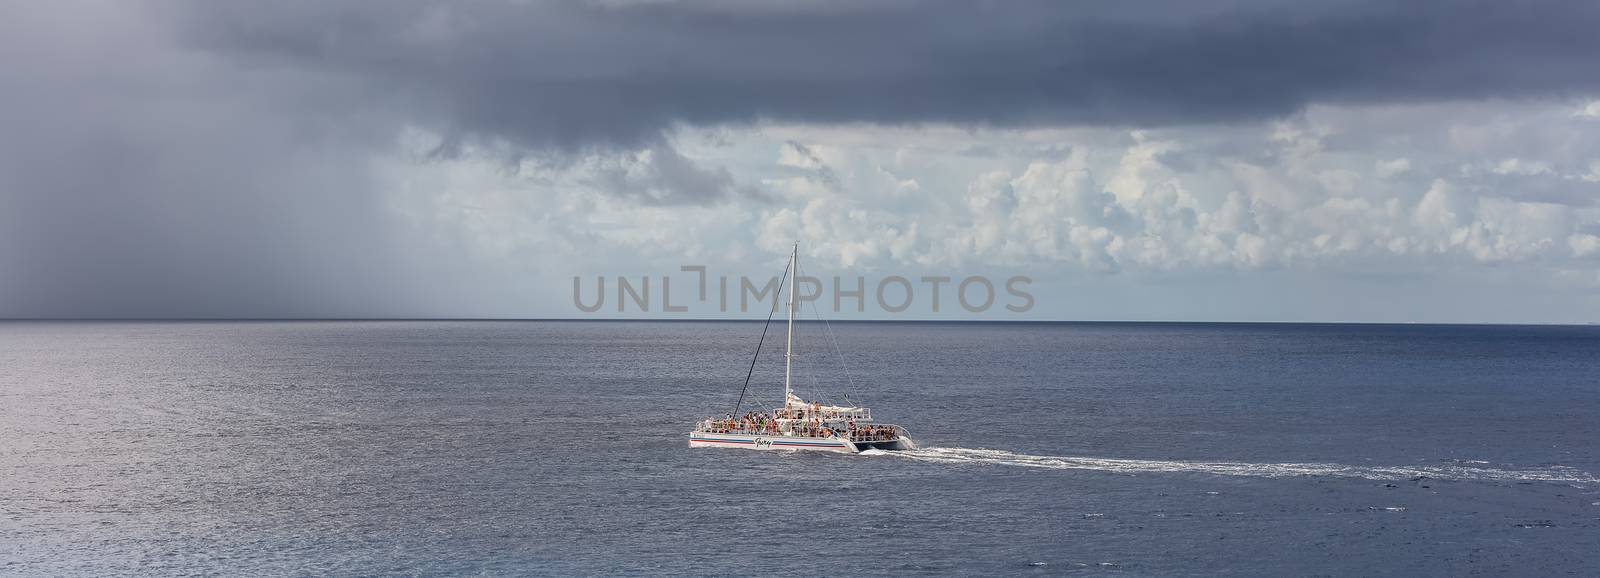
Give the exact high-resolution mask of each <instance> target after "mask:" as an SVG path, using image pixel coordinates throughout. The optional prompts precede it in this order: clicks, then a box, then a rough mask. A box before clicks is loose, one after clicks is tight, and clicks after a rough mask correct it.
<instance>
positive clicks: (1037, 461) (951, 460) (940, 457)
mask: <svg viewBox="0 0 1600 578" xmlns="http://www.w3.org/2000/svg"><path fill="white" fill-rule="evenodd" d="M862 453H863V454H864V455H883V456H895V457H900V458H905V459H911V460H916V461H921V462H933V463H944V464H971V465H997V466H1018V467H1026V468H1041V469H1051V470H1091V471H1101V472H1115V473H1122V474H1163V473H1199V474H1212V475H1219V476H1252V477H1262V478H1288V477H1301V476H1322V477H1343V478H1361V479H1368V480H1380V481H1400V480H1416V479H1419V478H1426V479H1434V480H1452V481H1488V482H1565V483H1582V484H1592V483H1600V477H1597V476H1595V475H1594V474H1591V473H1588V472H1585V471H1582V470H1577V469H1573V468H1568V467H1563V466H1552V467H1544V468H1529V469H1500V468H1490V467H1480V466H1476V465H1474V466H1461V465H1430V466H1353V465H1344V464H1328V463H1249V462H1203V461H1187V460H1135V459H1122V458H1095V457H1081V456H1041V455H1029V454H1019V453H1013V452H1008V451H1005V450H991V449H983V448H922V449H917V450H910V451H882V450H867V451H865V452H862Z"/></svg>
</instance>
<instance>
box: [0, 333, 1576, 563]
mask: <svg viewBox="0 0 1600 578" xmlns="http://www.w3.org/2000/svg"><path fill="white" fill-rule="evenodd" d="M832 330H833V334H834V335H835V338H836V340H837V345H838V347H837V351H838V352H839V353H842V354H843V355H842V357H843V359H844V361H845V362H846V363H843V364H841V363H839V357H840V356H839V355H837V354H835V347H834V339H832V338H830V337H829V336H828V334H827V333H826V331H825V327H821V326H817V325H815V324H810V325H806V326H803V329H802V331H801V335H800V343H801V345H802V352H803V356H802V357H800V358H799V362H798V366H799V370H800V371H799V374H800V375H801V377H800V378H799V379H798V380H797V381H798V383H799V389H800V391H801V393H803V394H805V395H807V396H808V397H811V396H825V397H828V398H831V399H835V400H843V399H844V396H845V395H846V394H848V395H849V396H850V399H851V401H853V402H858V403H865V404H867V405H870V406H871V407H872V408H873V409H874V412H875V415H876V416H877V417H878V418H879V419H880V420H885V421H892V422H895V423H899V424H901V425H904V426H905V427H907V428H908V429H910V430H911V432H912V434H913V436H914V437H915V438H916V439H917V441H918V443H919V444H921V445H922V446H923V447H924V449H922V450H918V451H915V452H906V453H894V452H876V451H875V452H869V454H868V455H860V456H842V455H828V454H815V453H804V454H796V453H788V452H754V451H744V450H731V449H689V448H688V447H686V445H687V443H686V439H685V434H686V432H687V431H688V429H689V426H690V424H691V423H692V422H693V421H694V420H695V419H696V418H699V417H703V416H705V415H709V414H712V413H724V412H727V411H730V410H731V409H732V406H733V404H734V403H735V401H736V399H737V398H738V396H739V389H740V384H741V382H742V381H743V379H744V376H745V372H746V370H747V369H748V368H749V362H750V355H751V353H752V352H753V350H754V348H755V343H756V338H757V336H758V335H759V334H760V331H761V326H760V324H758V323H757V324H752V323H689V322H674V323H667V322H659V323H647V322H634V323H623V322H294V323H255V322H249V323H0V574H22V575H106V574H134V573H139V574H201V573H204V574H219V573H220V574H249V575H283V574H335V575H374V574H396V573H404V574H427V575H435V574H548V575H573V574H628V575H700V574H719V575H720V574H815V575H849V574H858V575H881V574H928V575H945V574H959V573H971V574H989V575H1034V574H1038V575H1062V574H1068V575H1195V576H1214V575H1221V574H1234V575H1370V574H1400V575H1435V576H1461V575H1471V574H1485V575H1508V574H1515V575H1566V574H1572V575H1587V576H1593V575H1600V477H1597V476H1600V446H1597V444H1600V441H1597V440H1600V328H1589V327H1443V326H1305V325H1162V324H922V323H906V324H890V323H848V324H837V323H836V324H834V325H833V326H832ZM774 353H781V352H770V351H769V352H767V354H765V355H764V356H763V358H762V360H761V362H760V363H759V364H758V366H757V371H756V374H755V376H754V379H753V380H752V385H751V389H750V396H751V397H752V398H754V400H755V401H756V402H757V403H759V404H763V405H770V404H772V403H775V402H776V401H777V400H778V398H779V393H778V392H779V391H780V390H781V379H782V365H781V364H782V359H781V355H774Z"/></svg>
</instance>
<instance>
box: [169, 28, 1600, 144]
mask: <svg viewBox="0 0 1600 578" xmlns="http://www.w3.org/2000/svg"><path fill="white" fill-rule="evenodd" d="M187 7H188V8H189V9H188V10H186V11H185V14H184V17H183V19H182V20H181V23H182V28H181V30H182V32H183V34H184V35H185V40H186V41H188V42H190V43H192V45H194V46H198V47H201V48H203V49H205V50H211V51H216V52H219V53H223V54H227V55H229V57H230V58H235V59H237V60H238V61H239V62H241V63H245V62H248V63H253V64H254V65H256V66H281V67H290V68H297V69H311V70H317V71H320V72H324V73H328V74H333V75H337V76H340V77H345V78H357V79H361V81H362V82H364V83H366V84H367V85H369V86H370V87H371V88H372V90H373V92H372V95H373V96H372V97H373V98H374V99H379V100H383V101H385V102H394V101H403V102H405V103H407V105H409V106H414V107H416V108H415V111H416V113H417V115H418V118H421V119H426V120H430V121H433V122H434V123H435V125H436V126H437V127H439V128H441V129H443V130H448V131H459V132H462V133H465V134H469V135H486V136H493V137H501V138H506V139H510V140H512V141H515V142H518V143H521V144H525V145H530V146H539V147H548V146H556V147H567V146H573V145H583V144H590V143H595V142H611V143H619V142H620V143H634V142H639V141H644V140H649V139H653V138H656V137H657V135H658V134H659V133H660V131H661V130H662V129H664V128H667V127H669V126H671V125H672V124H674V123H677V122H684V123H691V124H713V123H741V122H746V121H751V120H756V119H776V120H785V121H818V122H852V121H864V122H872V123H919V122H953V123H982V124H990V123H992V124H1001V125H1022V124H1037V123H1051V124H1063V123H1095V124H1099V123H1113V124H1123V123H1127V124H1136V125H1158V124H1170V123H1194V122H1211V121H1228V120H1234V119H1244V118H1260V117H1266V116H1273V115H1280V114H1283V113H1287V112H1290V111H1293V110H1295V109H1297V108H1299V107H1302V106H1304V105H1306V104H1308V103H1313V102H1374V101H1377V102H1390V101H1419V100H1438V99H1477V98H1485V97H1525V96H1550V95H1566V94H1570V93H1574V92H1583V91H1591V90H1593V89H1595V88H1597V87H1600V65H1597V64H1596V62H1597V60H1596V59H1595V58H1594V56H1595V55H1596V54H1600V40H1597V38H1600V35H1596V34H1594V33H1593V31H1594V30H1596V29H1600V4H1596V3H1593V2H1581V1H1565V2H1562V1H1548V0H1540V1H1532V2H1504V1H1499V2H1486V1H1485V2H1389V1H1338V2H1330V3H1317V4H1315V5H1313V4H1312V3H1299V2H1238V1H1233V2H1220V3H1218V2H1190V1H1187V0H1173V1H1163V2H1132V3H1129V2H1118V3H1080V4H1074V3H1065V2H1060V1H1057V0H1048V1H1012V2H971V1H966V0H962V1H949V2H903V1H902V2H896V1H888V2H859V3H857V2H796V3H784V4H778V3H770V2H722V1H681V2H670V1H660V2H591V3H576V2H543V3H541V2H460V3H419V2H372V3H359V4H352V3H335V2H323V1H303V2H302V1H291V2H272V3H221V2H197V3H194V4H191V5H187Z"/></svg>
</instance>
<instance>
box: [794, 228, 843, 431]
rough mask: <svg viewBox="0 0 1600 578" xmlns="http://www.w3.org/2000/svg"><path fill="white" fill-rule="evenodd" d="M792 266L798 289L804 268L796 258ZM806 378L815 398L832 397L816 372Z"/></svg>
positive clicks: (828, 398)
mask: <svg viewBox="0 0 1600 578" xmlns="http://www.w3.org/2000/svg"><path fill="white" fill-rule="evenodd" d="M794 267H795V269H794V282H795V288H796V289H799V288H800V285H799V283H800V280H801V279H803V278H804V277H803V276H804V274H805V269H804V268H803V267H801V266H800V261H799V260H798V259H796V260H795V263H794ZM817 290H818V291H819V292H820V291H821V290H822V287H821V282H820V281H819V282H818V287H817ZM808 301H811V300H808ZM797 307H798V306H797ZM816 310H817V304H816V303H815V302H812V303H811V311H812V314H813V315H815V313H816ZM800 335H805V331H804V330H801V331H800ZM796 341H799V339H796ZM808 367H809V366H808ZM806 378H807V379H810V380H811V392H812V393H813V394H815V395H816V400H817V401H821V402H827V401H828V400H830V399H832V397H833V396H832V394H831V393H830V392H827V391H823V390H822V384H821V383H819V382H818V381H817V372H815V371H808V372H807V373H806Z"/></svg>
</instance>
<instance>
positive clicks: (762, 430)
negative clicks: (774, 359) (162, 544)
mask: <svg viewBox="0 0 1600 578" xmlns="http://www.w3.org/2000/svg"><path fill="white" fill-rule="evenodd" d="M799 258H800V246H799V245H798V244H796V245H795V249H794V252H793V253H790V254H789V267H788V269H786V270H785V271H784V276H783V278H784V281H783V282H787V283H788V285H789V305H788V310H789V311H788V312H789V327H788V337H787V340H786V341H787V343H786V345H785V347H784V354H783V400H784V402H783V407H778V408H774V409H772V410H771V411H768V412H749V413H746V414H744V415H740V414H739V409H740V408H739V407H738V406H737V405H736V406H735V407H734V411H733V412H731V413H729V414H727V415H726V416H725V417H722V418H716V417H711V418H706V419H704V420H701V421H700V422H699V423H696V424H695V426H694V430H693V431H690V432H689V447H695V448H699V447H722V448H751V449H758V450H820V451H832V452H844V453H860V452H863V451H866V450H869V449H881V450H911V449H916V447H917V446H916V444H915V443H913V442H912V441H911V436H910V435H909V434H908V433H907V432H906V430H905V428H903V427H900V426H897V425H894V424H886V423H877V422H874V421H873V420H872V410H870V409H867V408H864V407H856V406H844V405H824V404H822V403H818V402H814V401H810V402H808V401H806V400H804V399H801V398H800V396H798V395H795V393H794V389H793V387H792V385H791V378H792V376H793V374H794V357H795V352H794V314H795V291H794V288H795V285H797V283H794V282H791V281H790V278H791V277H796V275H797V273H795V272H796V269H795V267H796V266H797V265H798V264H799ZM780 283H782V282H780ZM780 291H781V289H780ZM768 321H769V323H770V321H771V317H770V316H769V317H768ZM761 339H762V341H765V340H766V329H764V328H763V329H762V338H761ZM760 357H761V346H760V345H759V344H758V345H757V346H756V359H760ZM750 367H751V372H752V373H753V372H754V371H755V361H754V360H752V361H751V363H750ZM749 385H750V374H746V375H745V387H746V388H748V387H749ZM739 398H740V402H741V403H742V402H743V400H744V393H743V392H740V394H739Z"/></svg>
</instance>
